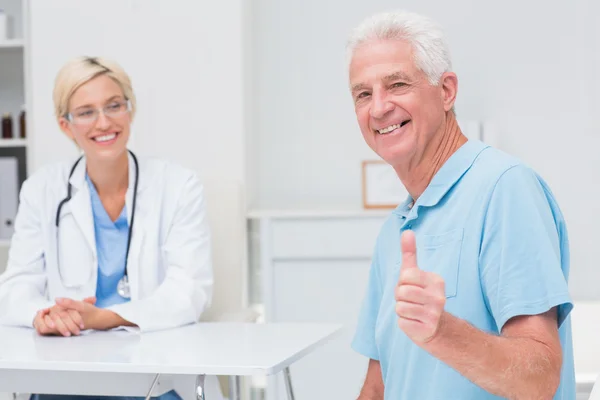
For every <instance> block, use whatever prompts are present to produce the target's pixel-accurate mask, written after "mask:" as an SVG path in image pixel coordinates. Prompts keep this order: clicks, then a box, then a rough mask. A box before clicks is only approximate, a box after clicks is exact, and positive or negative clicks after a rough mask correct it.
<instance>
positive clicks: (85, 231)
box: [0, 155, 213, 331]
mask: <svg viewBox="0 0 600 400" xmlns="http://www.w3.org/2000/svg"><path fill="white" fill-rule="evenodd" d="M138 160H139V184H138V194H137V205H136V213H135V220H134V224H133V232H132V237H131V247H130V250H129V257H128V275H129V282H130V286H131V301H130V302H127V303H124V304H119V305H115V306H112V307H109V309H111V310H112V311H114V312H115V313H117V314H119V315H120V316H121V317H123V318H124V319H126V320H128V321H131V322H133V323H134V324H136V325H138V326H139V328H140V330H141V331H152V330H159V329H166V328H172V327H177V326H181V325H185V324H188V323H192V322H196V321H198V319H199V317H200V315H201V313H202V312H203V311H204V310H205V309H206V308H207V307H208V306H209V304H210V300H211V296H212V286H213V274H212V265H211V253H210V235H209V229H208V223H207V217H206V212H205V202H204V196H203V186H202V185H201V183H200V182H199V180H198V178H197V177H196V175H195V174H194V173H192V172H191V171H190V170H187V169H185V168H183V167H181V166H179V165H177V164H175V163H171V162H168V161H163V160H156V159H142V158H139V157H138ZM72 164H73V162H72V161H71V162H68V163H62V164H57V165H51V166H48V167H44V168H43V169H41V170H40V171H38V172H37V173H35V174H34V175H33V176H31V177H30V178H29V179H28V180H27V181H25V183H24V185H23V187H22V189H21V193H20V204H19V210H18V214H17V217H16V221H15V233H14V236H13V238H12V242H11V247H10V252H9V260H8V266H7V269H6V272H5V273H4V274H2V275H1V276H0V323H2V324H5V325H16V326H28V327H31V326H32V322H33V319H34V317H35V314H36V312H37V311H38V310H40V309H42V308H45V307H48V306H51V305H53V304H54V299H55V298H57V297H69V298H74V299H83V298H85V297H89V296H94V295H95V293H96V279H97V272H98V260H97V254H96V242H95V235H94V221H93V215H92V207H91V200H90V192H89V188H88V185H87V182H86V181H85V168H86V167H85V158H84V159H82V160H81V162H80V163H79V165H78V166H77V168H76V169H75V171H74V173H73V176H72V177H71V179H70V182H71V184H72V186H73V192H72V198H71V200H70V201H68V202H67V203H66V204H65V205H64V206H63V208H62V211H61V216H60V225H59V227H60V230H59V234H60V237H59V240H58V244H57V228H56V225H55V218H56V210H57V207H58V204H59V203H60V201H61V200H62V199H64V198H65V197H66V195H67V179H68V175H69V172H70V170H71V167H72ZM134 182H135V166H134V162H133V159H132V158H131V155H130V156H129V189H128V191H127V194H126V201H125V204H126V208H127V214H128V219H129V221H131V210H132V201H133V187H134ZM57 250H58V251H59V252H60V253H59V254H60V270H59V268H58V262H57ZM61 274H62V279H61Z"/></svg>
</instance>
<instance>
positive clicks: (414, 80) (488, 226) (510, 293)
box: [349, 12, 575, 400]
mask: <svg viewBox="0 0 600 400" xmlns="http://www.w3.org/2000/svg"><path fill="white" fill-rule="evenodd" d="M349 55H350V66H349V68H350V70H349V77H350V87H351V92H352V98H353V100H354V106H355V112H356V116H357V120H358V124H359V126H360V129H361V131H362V134H363V136H364V139H365V141H366V142H367V144H368V145H369V146H370V147H371V148H372V149H373V150H374V151H375V152H376V153H377V154H378V155H379V156H380V157H381V158H383V159H384V160H385V161H386V162H387V163H388V164H390V165H391V166H392V167H393V168H394V169H395V171H396V173H397V174H398V177H399V178H400V180H401V181H402V183H403V184H404V186H405V187H406V189H407V190H408V192H409V194H410V196H409V198H408V199H407V201H406V202H404V203H403V204H401V205H399V206H398V207H397V208H396V209H395V210H394V211H393V213H392V214H391V216H390V217H389V218H388V220H387V221H386V222H385V224H384V225H383V227H382V229H381V232H380V234H379V236H378V238H377V242H376V245H375V250H374V255H373V262H372V266H371V270H370V277H369V283H368V288H367V294H366V298H365V300H364V303H363V308H362V311H361V315H360V317H359V323H358V329H357V332H356V334H355V337H354V340H353V343H352V346H353V348H354V349H355V350H356V351H358V352H359V353H361V354H363V355H365V356H366V357H368V358H370V361H369V366H368V372H367V377H366V380H365V383H364V386H363V388H362V391H361V393H360V397H359V399H360V400H367V399H394V400H399V399H402V400H440V399H444V400H445V399H452V400H454V399H456V400H466V399H477V400H483V399H497V398H508V399H536V400H537V399H561V400H570V399H574V398H575V382H574V367H573V353H572V344H571V328H570V318H568V316H569V313H570V311H571V309H572V307H573V306H572V304H571V300H570V296H569V292H568V286H567V279H568V273H569V248H568V238H567V230H566V227H565V222H564V220H563V216H562V214H561V212H560V210H559V207H558V205H557V202H556V200H555V198H554V197H553V195H552V193H551V191H550V189H549V188H548V186H547V184H546V183H545V182H544V181H543V180H542V179H541V178H540V177H539V176H538V175H537V174H536V173H535V172H534V171H533V170H532V169H531V168H529V167H527V166H526V165H524V164H523V163H522V162H521V161H519V160H517V159H515V158H513V157H511V156H509V155H506V154H504V153H502V152H500V151H498V150H496V149H494V148H491V147H489V146H487V145H485V144H483V143H481V142H479V141H473V140H467V138H466V137H465V136H464V135H463V134H462V132H461V130H460V127H459V126H458V124H457V122H456V119H455V115H454V102H455V100H456V94H457V89H458V80H457V77H456V74H454V73H453V72H451V64H450V56H449V50H448V46H447V44H446V41H445V39H444V35H443V33H442V32H441V30H440V29H439V28H438V26H437V25H436V24H435V23H434V22H432V21H431V20H429V19H427V18H424V17H421V16H418V15H414V14H410V13H404V12H399V13H388V14H380V15H376V16H373V17H371V18H369V19H368V20H366V21H365V22H364V23H362V24H361V25H360V26H359V27H358V28H357V29H356V30H355V31H354V33H353V35H352V37H351V39H350V41H349Z"/></svg>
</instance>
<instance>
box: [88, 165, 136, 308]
mask: <svg viewBox="0 0 600 400" xmlns="http://www.w3.org/2000/svg"><path fill="white" fill-rule="evenodd" d="M86 181H87V183H88V186H89V188H90V196H91V200H92V213H93V214H94V231H95V236H96V252H97V253H98V280H97V284H96V307H100V308H106V307H110V306H112V305H115V304H120V303H125V302H127V301H128V299H125V298H123V297H121V296H120V295H119V294H118V293H117V284H118V283H119V280H121V278H122V277H123V276H124V275H125V257H126V252H127V238H128V237H129V226H128V223H127V210H126V207H123V210H122V211H121V215H119V217H118V218H117V220H116V221H115V222H113V221H112V220H111V219H110V217H109V215H108V214H107V213H106V210H105V209H104V206H103V205H102V202H101V201H100V197H99V195H98V192H97V191H96V188H95V186H94V184H93V183H92V181H91V180H90V178H89V177H88V176H87V175H86Z"/></svg>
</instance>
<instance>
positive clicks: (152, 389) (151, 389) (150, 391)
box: [146, 374, 160, 400]
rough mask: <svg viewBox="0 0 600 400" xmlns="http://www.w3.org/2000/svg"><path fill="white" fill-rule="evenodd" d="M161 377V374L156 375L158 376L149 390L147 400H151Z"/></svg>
mask: <svg viewBox="0 0 600 400" xmlns="http://www.w3.org/2000/svg"><path fill="white" fill-rule="evenodd" d="M159 376H160V374H156V376H155V377H154V380H153V381H152V385H151V386H150V390H148V394H147V395H146V400H150V398H151V397H152V392H153V391H154V388H155V387H156V384H157V383H158V377H159Z"/></svg>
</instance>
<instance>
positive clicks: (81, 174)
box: [67, 159, 97, 259]
mask: <svg viewBox="0 0 600 400" xmlns="http://www.w3.org/2000/svg"><path fill="white" fill-rule="evenodd" d="M85 171H86V167H85V159H84V160H81V162H80V163H79V164H78V165H77V168H76V169H75V171H74V172H73V176H72V177H71V179H70V180H69V182H70V183H71V185H72V186H73V195H72V198H71V200H70V201H69V202H68V203H67V204H68V209H70V211H71V213H72V214H73V218H74V219H75V222H76V223H77V225H78V226H79V229H81V232H82V233H83V236H84V238H85V241H86V243H87V244H88V246H89V247H90V250H91V251H92V253H93V254H94V259H97V254H96V236H95V233H94V215H93V213H92V201H91V198H90V190H89V187H88V185H87V183H86V181H85Z"/></svg>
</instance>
